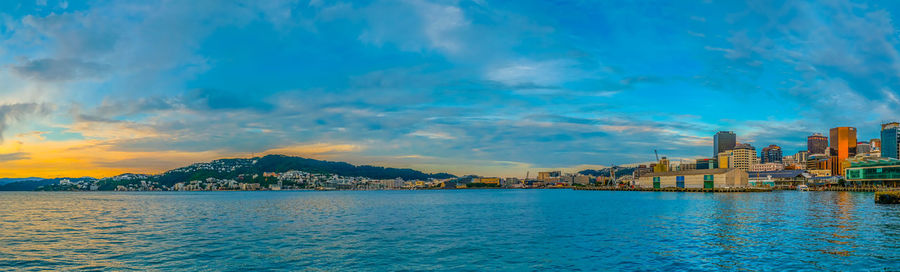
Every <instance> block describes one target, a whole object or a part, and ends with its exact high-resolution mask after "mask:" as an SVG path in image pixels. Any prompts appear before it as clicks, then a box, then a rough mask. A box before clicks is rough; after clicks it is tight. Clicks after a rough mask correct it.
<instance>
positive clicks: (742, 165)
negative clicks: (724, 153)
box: [728, 144, 757, 171]
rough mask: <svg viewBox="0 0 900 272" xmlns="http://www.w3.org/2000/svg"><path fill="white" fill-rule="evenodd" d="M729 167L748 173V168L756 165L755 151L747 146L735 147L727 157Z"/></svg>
mask: <svg viewBox="0 0 900 272" xmlns="http://www.w3.org/2000/svg"><path fill="white" fill-rule="evenodd" d="M728 159H729V160H730V161H729V163H728V164H729V165H728V166H729V167H731V168H738V169H741V170H744V171H749V170H750V167H752V166H753V165H755V164H756V162H757V158H756V149H754V148H753V146H750V145H749V144H745V145H737V147H735V148H734V150H732V151H731V152H730V154H729V156H728Z"/></svg>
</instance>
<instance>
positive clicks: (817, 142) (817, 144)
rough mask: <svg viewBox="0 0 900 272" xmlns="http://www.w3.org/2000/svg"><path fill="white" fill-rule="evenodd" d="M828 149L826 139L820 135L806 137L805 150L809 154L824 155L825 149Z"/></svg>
mask: <svg viewBox="0 0 900 272" xmlns="http://www.w3.org/2000/svg"><path fill="white" fill-rule="evenodd" d="M827 147H828V137H825V135H822V133H814V134H813V135H811V136H809V137H806V150H808V151H809V154H825V148H827Z"/></svg>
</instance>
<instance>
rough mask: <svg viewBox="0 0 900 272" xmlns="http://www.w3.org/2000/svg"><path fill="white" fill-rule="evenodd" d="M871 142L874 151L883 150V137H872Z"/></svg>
mask: <svg viewBox="0 0 900 272" xmlns="http://www.w3.org/2000/svg"><path fill="white" fill-rule="evenodd" d="M869 144H871V145H872V151H877V150H881V139H871V140H869Z"/></svg>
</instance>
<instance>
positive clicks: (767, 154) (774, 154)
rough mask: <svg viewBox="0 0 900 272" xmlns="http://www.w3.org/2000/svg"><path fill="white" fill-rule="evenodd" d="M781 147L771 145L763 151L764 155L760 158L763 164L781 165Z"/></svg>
mask: <svg viewBox="0 0 900 272" xmlns="http://www.w3.org/2000/svg"><path fill="white" fill-rule="evenodd" d="M781 155H782V154H781V147H780V146H777V145H769V146H767V147H764V148H763V149H762V153H761V154H760V155H759V157H760V158H761V159H762V163H780V162H781Z"/></svg>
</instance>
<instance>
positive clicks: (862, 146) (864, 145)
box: [856, 142, 872, 154]
mask: <svg viewBox="0 0 900 272" xmlns="http://www.w3.org/2000/svg"><path fill="white" fill-rule="evenodd" d="M869 152H872V145H871V144H869V142H857V143H856V154H865V153H869Z"/></svg>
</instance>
